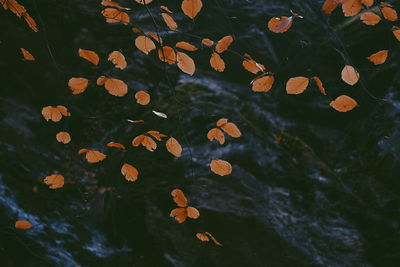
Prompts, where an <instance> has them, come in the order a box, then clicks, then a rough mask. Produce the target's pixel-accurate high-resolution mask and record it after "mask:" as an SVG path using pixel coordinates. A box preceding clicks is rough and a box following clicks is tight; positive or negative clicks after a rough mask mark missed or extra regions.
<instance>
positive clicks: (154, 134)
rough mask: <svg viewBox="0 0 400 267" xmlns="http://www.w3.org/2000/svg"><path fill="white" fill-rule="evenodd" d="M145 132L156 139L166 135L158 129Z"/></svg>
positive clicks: (158, 139) (160, 139)
mask: <svg viewBox="0 0 400 267" xmlns="http://www.w3.org/2000/svg"><path fill="white" fill-rule="evenodd" d="M147 133H148V134H149V135H151V136H153V137H154V138H155V139H156V140H157V141H162V138H164V137H167V135H166V134H162V133H160V132H159V131H148V132H147Z"/></svg>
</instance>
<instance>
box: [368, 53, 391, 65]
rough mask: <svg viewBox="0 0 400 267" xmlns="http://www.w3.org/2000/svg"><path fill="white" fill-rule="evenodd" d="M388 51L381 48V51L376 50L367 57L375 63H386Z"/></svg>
mask: <svg viewBox="0 0 400 267" xmlns="http://www.w3.org/2000/svg"><path fill="white" fill-rule="evenodd" d="M388 53H389V50H381V51H379V52H376V53H374V54H372V55H370V56H369V57H367V59H368V60H369V61H371V62H372V63H374V65H380V64H383V63H385V61H386V59H387V57H388Z"/></svg>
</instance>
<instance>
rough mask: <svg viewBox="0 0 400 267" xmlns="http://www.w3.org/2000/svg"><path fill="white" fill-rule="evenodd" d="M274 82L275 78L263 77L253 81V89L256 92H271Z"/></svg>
mask: <svg viewBox="0 0 400 267" xmlns="http://www.w3.org/2000/svg"><path fill="white" fill-rule="evenodd" d="M274 81H275V78H274V76H270V75H261V76H259V77H256V78H255V79H254V80H252V81H251V84H252V87H251V89H252V90H253V91H254V92H268V91H269V90H271V88H272V85H273V84H274Z"/></svg>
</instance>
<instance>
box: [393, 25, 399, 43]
mask: <svg viewBox="0 0 400 267" xmlns="http://www.w3.org/2000/svg"><path fill="white" fill-rule="evenodd" d="M392 32H393V35H394V37H396V39H397V41H399V42H400V27H399V26H393V27H392Z"/></svg>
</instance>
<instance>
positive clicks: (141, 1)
mask: <svg viewBox="0 0 400 267" xmlns="http://www.w3.org/2000/svg"><path fill="white" fill-rule="evenodd" d="M135 1H136V2H138V3H139V4H142V5H147V4H150V3H151V2H153V0H135Z"/></svg>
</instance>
